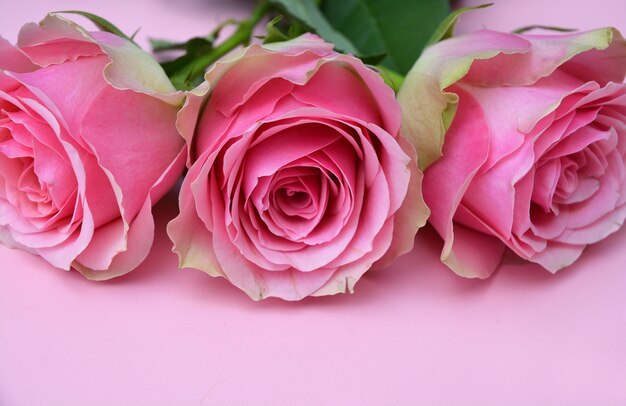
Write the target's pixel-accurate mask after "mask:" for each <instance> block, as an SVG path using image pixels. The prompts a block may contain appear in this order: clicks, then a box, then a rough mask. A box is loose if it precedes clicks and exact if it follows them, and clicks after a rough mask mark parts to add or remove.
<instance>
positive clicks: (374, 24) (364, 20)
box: [321, 0, 450, 74]
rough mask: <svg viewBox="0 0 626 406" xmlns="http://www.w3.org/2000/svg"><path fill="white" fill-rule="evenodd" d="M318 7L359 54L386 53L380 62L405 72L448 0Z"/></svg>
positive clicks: (352, 1) (355, 1)
mask: <svg viewBox="0 0 626 406" xmlns="http://www.w3.org/2000/svg"><path fill="white" fill-rule="evenodd" d="M321 10H322V12H323V14H324V15H325V16H326V18H327V19H328V21H329V22H330V23H331V24H332V25H333V26H334V27H335V28H336V29H337V30H338V31H340V32H341V33H343V34H344V35H345V36H346V37H348V39H349V40H351V41H352V42H353V44H354V45H355V46H356V48H357V49H358V50H359V51H360V54H362V55H376V54H386V55H387V57H386V58H385V60H384V61H383V65H385V66H387V67H389V68H391V69H393V70H394V71H396V72H399V73H400V74H405V73H406V72H407V71H408V70H409V69H410V68H411V66H413V63H414V62H415V60H416V59H417V57H418V56H419V55H420V53H421V51H422V49H423V48H424V45H425V44H426V42H427V41H428V39H429V38H430V36H431V34H432V33H433V31H434V30H435V28H436V27H437V25H438V24H439V22H440V21H442V20H443V19H444V18H445V17H446V15H448V13H449V12H450V5H449V4H448V0H419V1H417V0H412V1H407V0H341V1H339V0H324V1H323V2H322V4H321Z"/></svg>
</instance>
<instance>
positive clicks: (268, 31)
mask: <svg viewBox="0 0 626 406" xmlns="http://www.w3.org/2000/svg"><path fill="white" fill-rule="evenodd" d="M282 19H283V16H282V15H277V16H276V17H274V18H272V20H271V21H270V22H269V23H267V24H266V25H265V35H264V36H260V37H258V38H260V39H262V40H263V43H264V44H269V43H271V42H281V41H287V40H288V39H289V36H288V35H287V34H285V33H283V32H282V31H281V30H280V28H278V27H277V26H276V25H277V24H278V23H279V22H280V21H281V20H282Z"/></svg>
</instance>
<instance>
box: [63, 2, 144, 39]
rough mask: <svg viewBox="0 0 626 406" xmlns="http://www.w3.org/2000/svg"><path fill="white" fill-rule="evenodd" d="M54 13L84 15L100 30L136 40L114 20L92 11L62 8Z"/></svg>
mask: <svg viewBox="0 0 626 406" xmlns="http://www.w3.org/2000/svg"><path fill="white" fill-rule="evenodd" d="M52 14H76V15H79V16H83V17H85V18H87V19H88V20H90V21H91V22H92V23H94V24H95V25H96V27H98V28H99V29H100V30H102V31H106V32H110V33H111V34H115V35H117V36H118V37H122V38H124V39H127V40H128V41H130V42H133V43H134V42H135V41H133V38H132V37H129V36H128V35H126V34H124V33H123V32H122V30H120V29H119V28H117V27H116V26H115V25H114V24H113V23H112V22H110V21H108V20H106V19H104V18H102V17H100V16H98V15H95V14H92V13H88V12H86V11H80V10H62V11H54V12H53V13H52ZM138 31H139V30H137V31H135V34H137V32H138ZM135 34H133V37H134V36H135Z"/></svg>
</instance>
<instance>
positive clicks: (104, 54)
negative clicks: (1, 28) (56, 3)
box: [0, 15, 185, 280]
mask: <svg viewBox="0 0 626 406" xmlns="http://www.w3.org/2000/svg"><path fill="white" fill-rule="evenodd" d="M168 94H169V95H168ZM181 98H182V95H180V94H175V93H174V89H173V87H172V85H171V83H170V82H169V80H168V79H167V77H166V76H165V74H164V72H163V70H162V69H161V68H160V66H159V65H158V64H157V63H156V62H155V61H154V60H153V59H152V58H151V57H150V56H149V55H148V54H146V53H144V52H143V51H141V50H140V49H139V48H138V47H136V46H135V45H133V44H131V43H130V42H128V41H126V40H123V39H121V38H119V37H117V36H114V35H112V34H109V33H105V32H91V33H90V32H87V31H85V30H84V29H83V28H81V27H79V26H78V25H76V24H74V23H72V22H70V21H67V20H65V19H62V18H60V17H58V16H56V15H48V16H47V17H46V18H45V19H44V20H43V21H42V22H41V23H40V24H39V25H37V24H26V25H25V26H24V27H23V28H22V30H21V31H20V34H19V39H18V44H17V46H13V45H11V44H10V43H9V42H7V41H6V40H5V39H2V38H0V240H1V241H3V242H4V243H5V244H7V245H9V246H16V247H19V248H22V249H25V250H28V251H31V252H34V253H37V254H39V255H41V256H42V257H43V258H44V259H45V260H47V261H48V262H50V263H51V264H52V265H54V266H56V267H59V268H63V269H66V270H69V269H70V267H74V268H76V269H77V270H78V271H80V272H81V273H82V274H83V275H85V276H86V277H87V278H89V279H97V280H100V279H108V278H112V277H115V276H118V275H121V274H124V273H126V272H129V271H130V270H132V269H134V268H135V267H136V266H137V265H139V263H141V262H142V261H143V259H144V258H145V257H146V256H147V254H148V251H149V250H150V246H151V245H152V237H153V229H154V223H153V218H152V213H151V206H152V204H154V203H155V202H156V201H157V200H158V199H159V198H160V197H161V196H162V195H163V194H164V193H165V192H166V191H167V189H169V188H170V187H171V186H172V185H173V183H174V182H175V181H176V178H177V177H178V176H179V175H180V173H181V171H182V169H183V166H184V151H185V146H184V140H183V139H182V138H181V137H180V135H178V133H177V130H176V126H175V122H176V115H177V112H178V110H179V109H178V106H179V105H180V103H181V100H180V99H181Z"/></svg>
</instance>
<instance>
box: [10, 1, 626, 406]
mask: <svg viewBox="0 0 626 406" xmlns="http://www.w3.org/2000/svg"><path fill="white" fill-rule="evenodd" d="M192 3H193V4H192ZM200 3H201V2H200V1H197V2H196V1H193V2H192V1H190V0H188V1H184V2H183V1H181V2H177V4H170V3H167V2H165V1H164V0H152V1H149V0H142V1H137V2H128V1H126V2H118V1H109V2H107V3H105V2H100V3H96V2H91V1H90V2H86V1H74V2H35V1H26V0H24V1H21V2H19V3H15V4H12V5H11V6H10V7H8V8H7V7H6V6H5V7H4V9H3V11H2V14H0V27H1V32H2V33H3V34H7V36H9V39H13V38H11V36H10V34H11V33H17V29H18V27H19V26H20V25H21V24H22V23H23V22H25V21H29V20H37V19H39V18H40V17H42V16H43V13H44V11H45V10H51V9H67V8H77V7H81V8H84V9H88V10H89V11H93V12H97V13H101V14H104V15H106V16H107V17H109V18H111V19H113V20H115V21H116V22H119V25H120V26H121V28H123V29H125V30H127V31H132V29H133V27H135V26H137V25H142V26H143V27H144V28H143V34H144V35H145V34H146V33H148V32H150V33H156V32H160V33H162V34H163V35H159V36H163V37H168V36H169V37H174V38H184V37H186V36H189V35H195V34H201V33H202V32H204V31H205V28H204V27H207V29H208V28H209V26H210V25H212V24H213V21H214V20H213V19H214V18H221V17H224V16H225V15H224V12H222V10H234V8H235V6H234V5H233V3H231V2H227V3H226V2H225V4H224V5H212V6H209V5H204V6H201V5H200ZM545 3H547V2H540V1H533V2H517V1H507V2H504V1H503V2H500V3H499V4H498V5H497V6H496V7H494V8H493V9H491V10H484V11H480V12H476V13H475V14H474V15H473V16H469V18H467V19H466V22H465V23H462V24H461V28H462V29H468V28H471V27H479V26H487V27H489V28H496V29H508V28H513V27H517V26H520V25H528V24H532V23H536V22H537V23H544V24H548V23H549V24H553V25H563V26H567V25H572V26H576V27H579V28H592V27H594V26H600V25H605V24H606V23H612V24H614V25H617V26H618V28H622V29H626V21H624V20H623V18H624V17H623V16H624V11H626V10H625V8H626V6H625V5H624V4H623V1H621V0H616V1H595V2H585V3H580V4H578V5H576V6H574V5H572V3H571V2H568V1H566V0H559V1H551V2H549V6H548V5H545ZM242 4H243V5H242V6H241V7H245V3H242ZM226 15H229V14H226ZM116 16H119V18H116ZM620 18H621V20H616V19H620ZM168 19H169V20H170V21H171V23H170V24H166V23H164V22H163V21H165V20H168ZM157 21H159V22H158V23H157ZM133 22H135V23H133ZM141 38H145V37H141ZM157 209H158V210H160V211H161V214H160V215H159V216H158V217H157V225H156V226H157V232H156V244H155V246H154V247H153V250H152V254H151V255H150V257H149V258H148V261H147V262H146V263H145V264H144V265H143V266H142V267H140V268H139V269H138V270H137V271H135V272H133V273H131V274H129V275H127V276H124V277H121V278H119V279H117V280H114V281H111V282H105V283H93V282H89V281H87V280H85V279H84V278H83V277H82V276H81V275H80V274H78V273H77V272H72V273H65V272H63V271H59V270H56V269H53V268H51V267H50V266H49V265H47V264H46V263H45V262H44V261H42V260H41V259H39V258H36V257H33V256H31V255H29V254H26V253H23V252H20V251H13V250H9V249H6V248H4V247H0V258H1V261H2V265H1V266H0V267H1V269H0V405H9V406H13V405H40V404H45V405H172V404H177V405H178V404H180V405H209V404H247V403H254V404H270V402H272V401H273V402H274V404H305V405H308V404H316V405H317V404H348V403H350V404H476V405H484V404H508V405H510V404H515V405H528V404H568V405H587V404H602V405H621V404H624V403H626V389H624V385H623V382H625V381H626V345H624V343H626V294H625V293H624V292H626V269H625V268H626V266H625V265H624V263H625V262H626V253H625V251H624V249H623V247H624V246H625V244H626V231H624V230H622V231H621V232H619V233H617V234H615V235H613V236H612V237H610V238H609V239H607V240H605V241H604V242H601V243H599V244H597V245H595V246H593V247H591V248H589V249H588V250H587V251H586V253H585V254H584V255H583V257H582V259H581V260H580V261H579V262H578V263H576V264H575V265H574V266H572V267H571V268H570V269H567V270H565V271H563V272H561V273H559V274H557V275H556V276H552V275H550V274H548V273H547V272H545V271H543V270H541V269H540V268H539V267H536V266H522V265H515V266H505V267H503V268H502V269H500V270H499V271H498V272H497V273H496V274H495V275H494V276H493V277H492V278H491V279H490V280H487V281H478V280H466V279H461V278H459V277H457V276H455V275H454V274H453V273H452V272H450V271H449V270H447V269H446V268H445V267H443V266H442V265H440V264H439V260H438V255H439V251H440V248H441V245H440V244H441V243H440V241H439V240H438V239H437V237H436V234H435V233H434V232H433V231H432V230H425V231H423V232H421V233H420V235H419V237H418V239H417V244H418V248H416V249H415V250H414V251H413V252H412V253H410V254H408V255H406V256H404V257H402V258H401V259H400V260H399V261H398V262H397V263H396V264H395V265H394V266H393V267H391V268H388V269H386V270H382V271H379V272H372V273H369V274H368V275H366V277H364V278H363V279H362V280H361V281H360V282H359V284H357V286H356V293H355V294H354V295H352V296H337V297H328V298H313V299H307V300H305V301H303V302H300V303H283V302H280V301H278V300H273V299H269V300H267V301H265V302H261V303H255V302H252V301H251V300H250V299H249V298H248V297H247V296H246V295H245V294H243V293H242V292H240V291H239V290H237V289H234V288H233V287H232V286H230V285H229V284H228V283H227V282H226V281H224V280H220V279H213V278H209V277H207V276H206V275H205V274H204V273H202V272H199V271H192V270H185V271H179V270H177V269H176V256H175V255H174V254H172V253H170V252H169V249H170V247H171V244H170V242H169V241H168V239H167V237H166V235H165V230H164V227H165V224H166V221H167V220H168V219H169V218H172V217H173V216H174V215H175V214H176V197H175V196H174V195H172V194H170V195H168V196H167V197H166V198H165V200H164V201H162V202H161V203H160V204H159V206H158V207H157Z"/></svg>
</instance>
